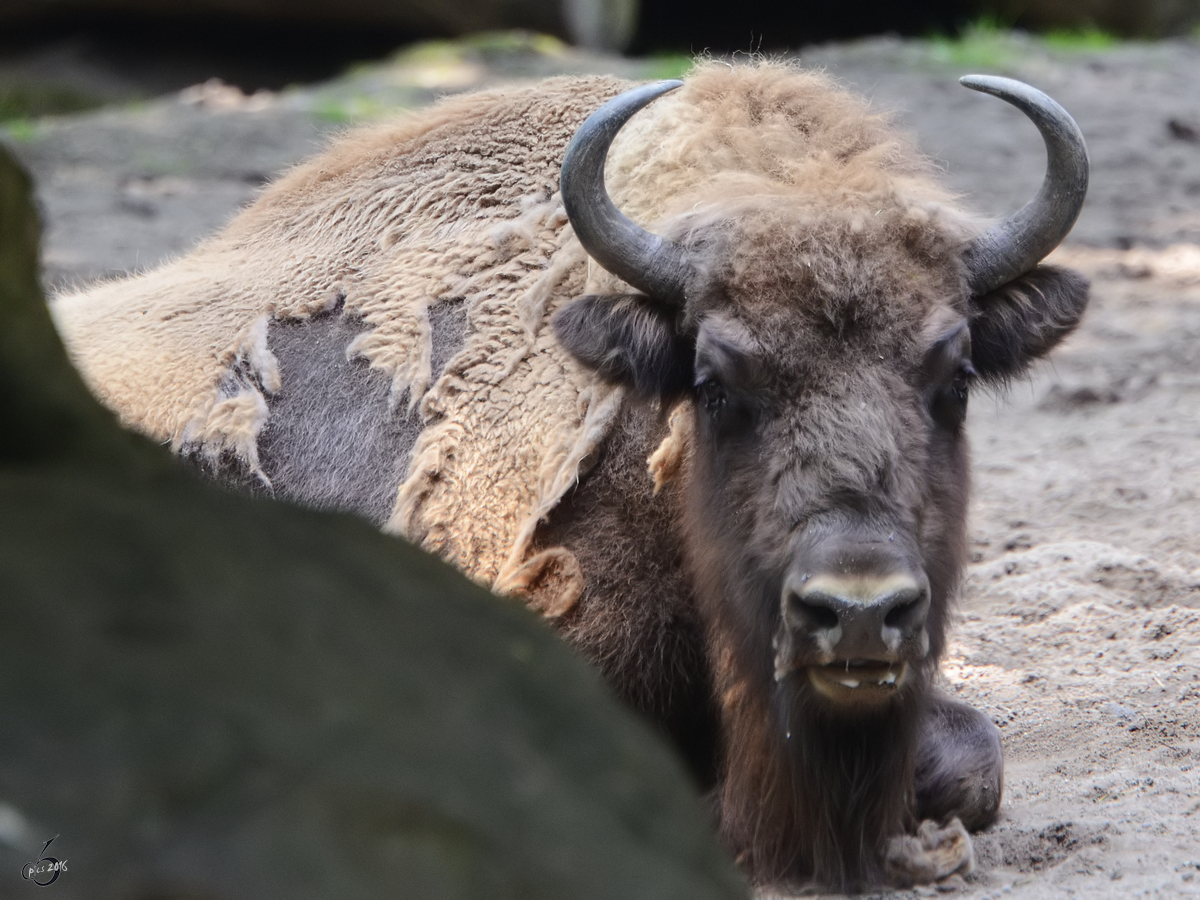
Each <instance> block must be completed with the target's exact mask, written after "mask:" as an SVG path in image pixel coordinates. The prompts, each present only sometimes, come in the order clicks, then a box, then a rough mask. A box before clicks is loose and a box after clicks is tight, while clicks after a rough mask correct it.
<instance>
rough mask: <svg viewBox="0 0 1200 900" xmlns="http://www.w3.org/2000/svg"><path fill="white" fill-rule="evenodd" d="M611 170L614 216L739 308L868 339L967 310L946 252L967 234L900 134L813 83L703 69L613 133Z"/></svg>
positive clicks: (788, 70)
mask: <svg viewBox="0 0 1200 900" xmlns="http://www.w3.org/2000/svg"><path fill="white" fill-rule="evenodd" d="M643 116H644V118H642V117H643ZM609 169H610V172H611V173H612V174H611V175H610V177H609V184H610V189H611V192H612V194H613V196H614V199H615V200H616V202H617V203H618V205H619V206H620V207H621V208H622V209H623V210H625V211H626V212H627V213H628V214H630V215H631V216H633V217H634V218H635V219H637V220H638V221H641V222H642V223H643V224H646V225H647V227H650V228H652V229H654V230H656V231H658V232H660V233H662V234H663V235H664V236H667V237H670V238H672V239H674V240H675V241H677V242H679V243H681V244H683V245H684V246H687V247H690V248H694V249H695V250H696V251H697V252H696V257H697V258H699V259H703V260H705V261H706V262H707V263H708V264H709V266H710V269H709V271H708V272H707V273H705V274H706V275H707V279H706V280H708V281H710V282H720V283H721V285H723V286H724V288H725V291H724V293H725V294H727V295H736V296H737V297H738V302H739V304H744V303H750V302H755V303H757V304H758V305H760V306H766V307H770V306H772V305H775V304H778V303H780V302H785V303H788V304H789V305H791V304H795V303H797V302H804V303H806V304H808V305H809V307H810V310H811V312H812V313H813V314H814V315H815V316H816V317H817V318H818V319H822V320H824V321H826V322H828V323H830V324H836V323H837V321H839V320H845V321H847V322H850V321H857V322H860V323H861V324H863V325H870V326H872V327H881V326H884V325H885V323H884V321H882V320H881V319H880V315H879V314H884V316H883V317H884V318H887V317H888V316H898V317H901V318H907V319H909V320H910V323H909V324H910V325H916V324H917V320H919V321H923V320H924V319H925V318H926V317H927V316H928V315H929V313H930V312H931V310H932V308H933V307H934V306H938V305H941V304H945V303H950V304H953V305H955V306H957V307H958V308H959V311H960V312H965V302H964V298H963V285H962V281H961V277H962V276H961V272H960V271H959V263H958V251H959V250H960V249H961V248H962V246H963V245H964V244H965V242H966V241H967V240H968V239H969V238H970V237H971V236H972V235H973V234H974V233H975V232H976V231H977V230H978V226H977V223H976V222H975V221H974V220H973V219H972V218H971V217H969V216H968V215H967V214H966V213H964V212H963V211H962V210H961V209H960V208H958V206H957V204H956V202H955V198H954V197H953V195H951V194H950V193H949V192H948V191H946V190H945V189H944V188H943V187H942V186H941V185H940V184H939V182H938V180H937V177H936V174H937V173H936V171H935V169H934V167H933V165H932V164H931V163H930V162H929V161H928V160H927V159H926V157H924V156H923V155H922V154H921V153H920V152H919V151H918V150H917V149H916V148H915V147H914V146H913V145H912V143H911V141H910V140H909V139H908V137H907V136H905V135H904V134H902V133H900V132H898V131H897V130H896V129H895V128H894V127H893V126H892V124H891V123H890V121H889V120H888V118H887V117H886V116H884V115H881V114H878V113H875V112H872V111H871V110H870V108H869V107H868V105H867V104H866V102H865V101H863V100H862V99H860V98H858V97H856V96H854V95H853V94H850V93H848V92H846V91H844V90H842V89H840V88H839V87H838V86H837V85H836V84H835V83H834V82H833V81H832V79H830V78H828V77H827V76H825V75H823V74H820V73H816V72H806V71H803V70H799V69H797V68H796V67H795V66H792V65H788V64H784V63H766V62H764V63H760V64H758V65H755V66H743V67H730V66H726V65H723V64H719V63H711V62H710V63H706V64H703V65H701V66H699V67H698V68H697V69H696V70H695V71H694V72H693V73H692V74H691V75H690V76H689V77H688V80H687V81H686V83H685V85H684V87H683V88H682V89H680V90H679V91H676V92H674V93H672V94H668V95H667V96H665V97H664V98H662V99H661V100H658V101H656V103H655V104H654V105H653V106H652V107H650V109H649V110H647V111H646V112H644V113H640V114H639V115H638V116H637V117H635V118H634V119H633V121H632V122H631V123H630V124H629V125H627V126H626V127H625V129H624V130H623V131H622V132H621V134H620V135H618V137H617V141H616V144H615V146H614V149H613V152H612V154H611V156H610V163H609ZM784 295H787V296H784ZM872 311H874V313H875V315H874V316H872ZM745 312H747V313H749V312H750V310H748V309H746V310H745ZM760 312H761V310H760ZM872 318H874V321H869V320H870V319H872ZM792 327H793V329H794V328H795V323H793V326H792Z"/></svg>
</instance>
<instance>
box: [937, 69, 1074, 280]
mask: <svg viewBox="0 0 1200 900" xmlns="http://www.w3.org/2000/svg"><path fill="white" fill-rule="evenodd" d="M959 83H960V84H962V85H963V86H964V87H968V88H970V89H971V90H973V91H982V92H983V93H985V94H991V95H993V96H995V97H999V98H1000V99H1001V100H1004V101H1005V102H1006V103H1011V104H1012V105H1013V106H1015V107H1017V109H1019V110H1021V112H1023V113H1025V115H1026V116H1028V117H1029V118H1030V119H1031V120H1032V121H1033V124H1034V125H1036V126H1037V129H1038V131H1040V132H1041V134H1042V140H1043V141H1045V142H1046V163H1047V165H1046V177H1045V178H1044V179H1043V181H1042V187H1041V189H1040V190H1039V191H1038V193H1037V196H1036V197H1034V198H1033V199H1032V200H1030V201H1029V202H1028V203H1027V204H1025V206H1024V207H1022V208H1021V209H1020V210H1018V211H1017V212H1016V213H1014V214H1013V215H1011V216H1009V217H1008V218H1007V219H1005V220H1004V221H1002V222H998V223H997V224H995V225H993V226H992V227H991V228H990V229H988V230H987V231H986V232H984V233H983V234H981V235H980V236H979V237H977V238H975V240H973V241H972V242H971V243H970V244H969V245H968V246H967V249H966V251H965V253H964V255H963V259H964V262H965V264H966V266H967V270H968V272H969V279H970V287H971V292H972V294H973V295H974V296H976V297H978V296H980V295H982V294H986V293H988V292H989V291H993V290H995V289H996V288H998V287H1000V286H1001V285H1005V284H1008V282H1010V281H1012V280H1013V279H1014V278H1017V277H1019V276H1021V275H1024V274H1025V273H1026V272H1028V271H1029V270H1030V269H1032V268H1033V267H1034V266H1036V265H1037V264H1038V263H1039V262H1041V261H1042V260H1043V259H1044V258H1045V257H1046V256H1047V255H1048V254H1049V253H1050V251H1051V250H1053V249H1054V248H1055V247H1057V246H1058V245H1059V243H1060V242H1061V241H1062V239H1063V238H1065V237H1066V236H1067V232H1069V231H1070V230H1071V226H1072V225H1074V224H1075V220H1076V219H1077V218H1079V210H1080V209H1081V208H1082V207H1083V199H1084V197H1085V196H1086V195H1087V186H1088V156H1087V147H1086V146H1085V145H1084V142H1083V134H1082V133H1081V132H1080V131H1079V126H1078V125H1076V124H1075V120H1074V119H1072V118H1071V116H1070V115H1069V114H1068V113H1067V111H1066V110H1065V109H1063V108H1062V107H1061V106H1059V105H1058V104H1057V103H1055V102H1054V101H1053V100H1051V99H1050V98H1049V97H1047V96H1046V95H1045V94H1043V93H1042V92H1041V91H1039V90H1037V89H1036V88H1032V87H1030V86H1029V85H1027V84H1023V83H1022V82H1020V81H1014V80H1013V79H1011V78H1000V77H997V76H991V75H967V76H966V77H964V78H960V79H959Z"/></svg>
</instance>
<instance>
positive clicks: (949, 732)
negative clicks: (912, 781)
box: [915, 693, 1004, 831]
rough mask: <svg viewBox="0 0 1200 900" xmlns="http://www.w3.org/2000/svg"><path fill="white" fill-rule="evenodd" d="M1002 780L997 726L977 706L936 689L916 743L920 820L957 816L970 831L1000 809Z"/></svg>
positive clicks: (918, 812) (917, 804) (982, 826)
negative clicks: (957, 699)
mask: <svg viewBox="0 0 1200 900" xmlns="http://www.w3.org/2000/svg"><path fill="white" fill-rule="evenodd" d="M1003 783H1004V756H1003V754H1002V752H1001V749H1000V732H999V730H998V729H997V728H996V726H995V725H993V724H992V722H991V720H990V719H989V718H988V717H987V716H985V715H984V714H983V713H981V712H979V710H977V709H973V708H971V707H970V706H967V705H966V704H965V703H956V702H954V701H952V700H950V699H949V698H947V697H944V696H942V695H940V694H936V693H935V694H934V695H933V696H932V697H931V698H930V700H929V706H928V708H927V710H926V713H925V716H924V719H923V721H922V723H921V736H920V743H919V745H918V749H917V770H916V810H915V811H916V816H917V819H918V821H920V820H924V819H933V820H935V821H938V822H948V821H949V820H950V819H951V818H954V817H955V816H957V817H958V818H959V819H960V820H961V821H962V823H963V825H965V826H966V827H967V828H969V829H970V830H971V831H978V830H979V829H981V828H986V827H987V826H988V825H991V824H992V822H994V821H995V820H996V814H997V813H998V812H999V811H1000V795H1001V792H1002V790H1003Z"/></svg>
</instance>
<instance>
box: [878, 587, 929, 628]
mask: <svg viewBox="0 0 1200 900" xmlns="http://www.w3.org/2000/svg"><path fill="white" fill-rule="evenodd" d="M924 599H925V598H924V596H923V595H921V596H917V597H914V598H912V599H911V600H901V601H900V602H898V603H897V604H896V605H895V606H893V607H892V608H891V609H889V610H888V612H887V615H886V616H884V617H883V624H884V625H886V626H887V627H888V628H899V629H905V628H911V627H912V626H914V625H916V624H917V620H918V619H919V618H920V617H921V615H922V610H923V609H924V608H925V604H924V602H923V601H924Z"/></svg>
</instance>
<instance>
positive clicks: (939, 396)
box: [930, 361, 976, 429]
mask: <svg viewBox="0 0 1200 900" xmlns="http://www.w3.org/2000/svg"><path fill="white" fill-rule="evenodd" d="M975 377H976V372H975V367H974V366H972V365H971V363H970V362H966V361H964V362H963V363H962V365H960V366H959V367H958V369H957V370H956V371H955V373H954V378H953V379H952V380H951V381H950V383H949V384H947V385H946V386H945V387H943V388H942V389H941V390H940V391H938V392H937V393H936V394H934V397H933V404H932V408H931V410H930V411H931V412H932V413H933V417H934V418H935V419H936V420H937V421H938V423H939V424H941V425H943V426H945V427H947V428H952V429H957V428H958V427H959V426H961V425H962V423H963V420H964V419H965V418H966V417H967V397H968V395H969V394H970V392H971V382H972V381H974V380H975Z"/></svg>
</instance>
